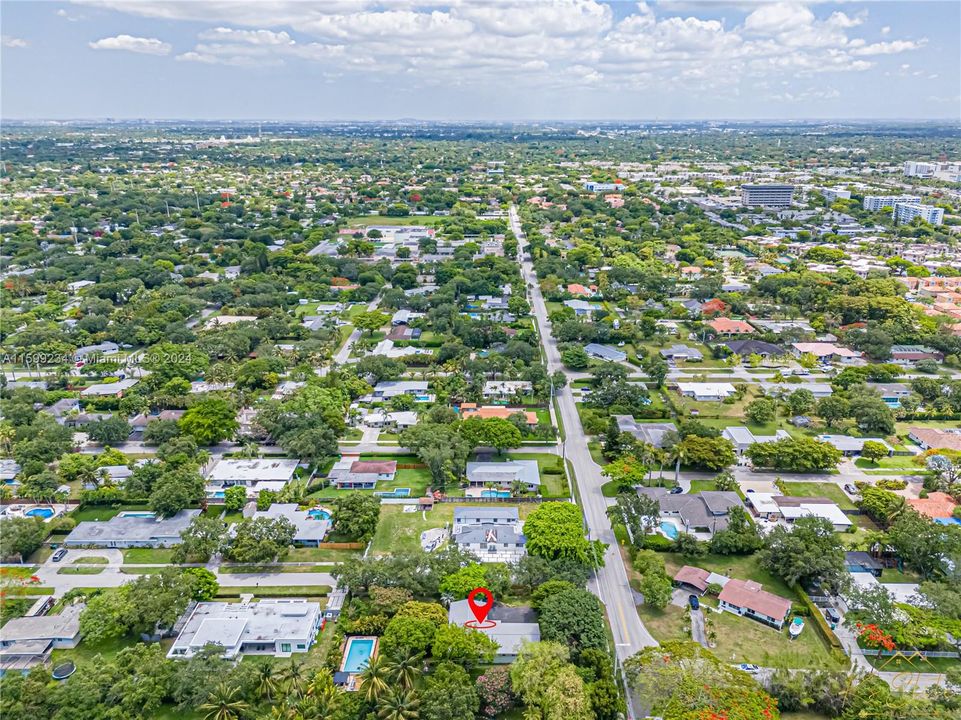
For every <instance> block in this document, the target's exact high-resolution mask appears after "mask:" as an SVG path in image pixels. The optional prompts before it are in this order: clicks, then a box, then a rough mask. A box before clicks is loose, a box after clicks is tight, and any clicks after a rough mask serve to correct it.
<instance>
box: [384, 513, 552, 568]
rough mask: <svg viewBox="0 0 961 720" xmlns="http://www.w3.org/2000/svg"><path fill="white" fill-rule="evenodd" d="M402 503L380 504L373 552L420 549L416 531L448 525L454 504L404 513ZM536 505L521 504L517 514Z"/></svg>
mask: <svg viewBox="0 0 961 720" xmlns="http://www.w3.org/2000/svg"><path fill="white" fill-rule="evenodd" d="M404 507H405V506H404V505H381V508H380V522H378V524H377V532H375V533H374V540H373V543H372V544H371V552H372V553H374V554H375V555H384V554H387V553H400V552H414V551H416V550H419V549H420V534H421V533H422V532H424V531H425V530H430V529H431V528H442V527H444V526H445V525H446V526H450V525H451V524H452V523H453V522H454V508H455V507H458V505H456V504H455V503H438V504H436V505H434V509H433V510H425V511H417V512H404ZM469 507H471V508H484V507H499V508H503V507H509V506H508V505H506V504H500V503H497V504H494V505H485V504H480V503H471V504H470V505H469ZM536 507H537V503H522V504H521V505H520V506H519V507H518V513H519V515H520V518H521V519H522V520H523V519H524V518H525V517H527V515H528V514H529V513H531V512H532V511H533V510H534V509H535V508H536Z"/></svg>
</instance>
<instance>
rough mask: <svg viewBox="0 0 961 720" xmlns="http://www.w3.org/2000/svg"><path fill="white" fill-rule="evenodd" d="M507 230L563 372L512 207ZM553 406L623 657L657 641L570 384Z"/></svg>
mask: <svg viewBox="0 0 961 720" xmlns="http://www.w3.org/2000/svg"><path fill="white" fill-rule="evenodd" d="M510 225H511V230H512V231H513V232H514V235H515V236H516V237H517V243H518V253H519V254H520V257H521V271H522V273H523V275H524V280H525V282H526V283H527V284H528V285H529V286H530V290H529V293H528V294H529V298H530V301H531V308H532V311H533V313H534V317H535V319H536V320H537V327H538V331H539V334H540V337H541V343H542V345H543V348H544V354H545V357H546V359H547V371H548V372H550V373H552V372H554V371H555V370H561V371H563V370H564V366H563V364H562V363H561V359H560V354H559V353H558V351H557V343H556V342H555V341H554V337H553V336H552V335H551V328H550V324H549V323H548V319H547V305H546V304H545V302H544V297H543V296H542V295H541V291H540V286H539V285H538V282H537V277H536V275H535V274H534V266H533V264H532V263H531V262H530V261H528V260H526V259H525V258H526V254H527V249H528V248H527V238H526V236H525V235H524V233H523V232H522V231H521V225H520V219H519V218H518V215H517V208H516V207H515V206H513V205H512V206H511V209H510ZM557 405H558V409H559V410H560V415H561V420H562V421H563V423H564V428H565V429H566V431H567V438H566V440H565V441H564V451H565V454H566V457H567V459H568V460H570V461H571V465H572V466H573V468H574V478H573V479H574V481H575V482H576V483H577V489H578V491H579V495H580V503H581V507H582V508H583V511H584V516H585V518H586V519H587V526H588V532H589V537H590V538H591V539H592V540H601V541H603V542H605V543H607V545H608V548H607V553H606V554H605V556H604V567H603V568H601V569H599V570H598V571H597V574H596V580H595V581H594V582H593V583H592V588H591V589H592V590H593V591H594V592H595V594H597V596H598V597H599V598H600V600H601V602H602V603H604V605H605V607H606V608H607V616H608V619H609V621H610V624H611V630H612V632H613V634H614V644H615V646H616V648H615V650H616V653H617V657H618V659H620V660H625V659H627V658H629V657H631V656H632V655H634V654H635V653H637V652H640V651H641V650H643V649H644V648H645V647H649V646H651V645H657V641H656V640H655V639H654V638H653V636H652V635H651V634H650V633H649V632H648V631H647V628H645V627H644V624H643V623H642V622H641V619H640V618H639V617H638V615H637V610H636V608H635V605H634V596H633V593H632V591H631V587H630V585H629V583H628V578H627V571H626V570H625V569H624V563H623V562H622V560H621V556H620V553H619V551H618V547H617V540H616V539H615V538H614V530H613V528H612V527H611V522H610V520H609V519H608V517H607V507H608V505H607V499H606V498H605V497H604V495H603V494H602V493H601V485H603V484H604V476H603V475H601V468H600V467H599V466H598V465H597V463H595V462H594V460H593V459H592V458H591V453H590V450H589V449H588V447H587V437H586V436H585V435H584V428H583V427H582V426H581V419H580V417H579V416H578V414H577V408H576V407H575V405H574V396H573V394H572V393H571V390H570V387H564V388H563V389H561V390H560V391H559V392H558V393H557Z"/></svg>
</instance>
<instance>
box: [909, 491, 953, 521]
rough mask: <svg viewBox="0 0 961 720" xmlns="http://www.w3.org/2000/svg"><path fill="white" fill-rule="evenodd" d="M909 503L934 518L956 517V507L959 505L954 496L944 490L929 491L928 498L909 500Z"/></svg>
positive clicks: (923, 513)
mask: <svg viewBox="0 0 961 720" xmlns="http://www.w3.org/2000/svg"><path fill="white" fill-rule="evenodd" d="M908 505H910V506H911V507H913V508H914V509H915V510H917V511H918V512H919V513H921V514H922V515H924V516H926V517H929V518H931V519H932V520H934V519H936V518H949V517H954V509H955V508H956V507H957V506H958V504H957V503H956V502H955V501H954V498H952V497H951V496H950V495H948V494H947V493H943V492H933V493H928V496H927V497H926V498H917V499H912V500H908Z"/></svg>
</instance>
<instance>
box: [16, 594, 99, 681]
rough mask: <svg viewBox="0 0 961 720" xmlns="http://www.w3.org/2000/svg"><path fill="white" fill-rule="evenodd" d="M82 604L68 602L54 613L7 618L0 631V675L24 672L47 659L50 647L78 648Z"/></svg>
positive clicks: (51, 648) (52, 648)
mask: <svg viewBox="0 0 961 720" xmlns="http://www.w3.org/2000/svg"><path fill="white" fill-rule="evenodd" d="M83 609H84V605H83V603H77V604H74V605H67V607H65V608H64V609H63V610H62V611H61V612H60V613H58V614H56V615H34V616H31V617H19V618H12V619H11V620H8V621H7V622H6V623H5V624H4V626H3V633H0V676H3V675H4V674H6V673H8V672H21V673H26V672H27V671H29V670H30V668H32V667H34V666H36V665H41V664H43V663H45V662H47V661H48V660H49V659H50V653H51V651H52V650H56V649H62V648H74V647H77V643H79V642H80V613H81V612H83Z"/></svg>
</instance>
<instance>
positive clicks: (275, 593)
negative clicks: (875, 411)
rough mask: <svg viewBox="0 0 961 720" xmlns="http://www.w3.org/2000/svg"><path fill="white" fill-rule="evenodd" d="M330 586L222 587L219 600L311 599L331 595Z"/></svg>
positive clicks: (219, 591) (218, 592) (218, 594)
mask: <svg viewBox="0 0 961 720" xmlns="http://www.w3.org/2000/svg"><path fill="white" fill-rule="evenodd" d="M331 589H332V588H331V587H330V585H261V586H259V587H221V588H220V589H219V590H218V591H217V597H218V598H231V597H240V596H241V595H245V594H248V593H250V594H252V595H253V596H254V597H258V598H261V597H311V598H317V597H321V596H324V595H329V594H330V591H331Z"/></svg>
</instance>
